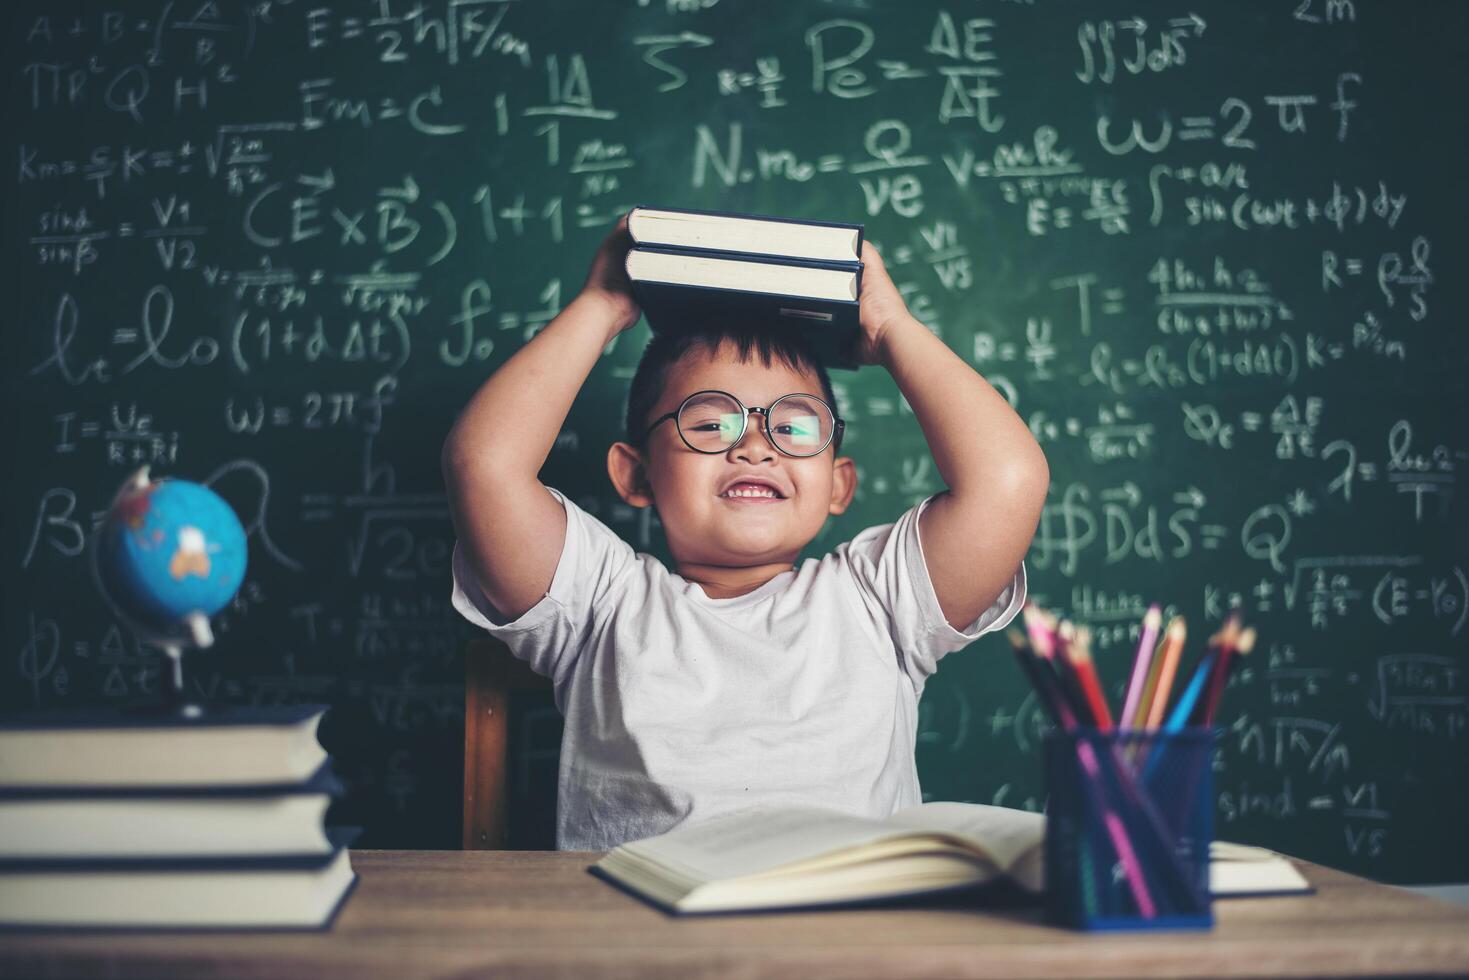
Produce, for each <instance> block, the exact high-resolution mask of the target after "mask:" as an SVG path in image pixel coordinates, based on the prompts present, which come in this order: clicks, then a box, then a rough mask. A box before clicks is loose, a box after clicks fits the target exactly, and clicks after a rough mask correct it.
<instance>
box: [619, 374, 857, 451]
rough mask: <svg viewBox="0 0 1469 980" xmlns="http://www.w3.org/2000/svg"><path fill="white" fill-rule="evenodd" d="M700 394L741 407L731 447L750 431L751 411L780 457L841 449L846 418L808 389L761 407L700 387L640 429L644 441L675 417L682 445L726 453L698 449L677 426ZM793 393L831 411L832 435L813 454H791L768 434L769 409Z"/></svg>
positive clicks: (720, 389) (728, 394)
mask: <svg viewBox="0 0 1469 980" xmlns="http://www.w3.org/2000/svg"><path fill="white" fill-rule="evenodd" d="M700 395H727V396H728V397H730V398H732V399H734V403H735V404H736V405H738V406H739V407H740V408H742V409H744V411H743V412H741V413H740V434H739V435H738V436H736V437H735V440H734V442H732V443H730V448H733V447H735V446H738V445H739V444H740V443H741V442H744V440H745V433H746V432H747V431H748V430H749V425H750V413H751V412H754V413H755V414H756V415H759V416H760V417H761V419H762V420H763V423H762V425H761V426H760V428H761V430H762V431H763V432H764V433H765V441H766V442H768V443H770V445H771V446H772V447H774V448H775V451H776V452H778V453H780V454H781V455H783V456H789V457H791V458H792V459H810V458H811V457H813V456H820V455H821V454H822V453H824V452H826V447H827V446H832V447H834V448H833V451H834V452H840V451H841V445H842V432H843V431H844V430H845V429H846V427H847V423H846V421H845V420H844V419H843V418H842V417H841V416H840V415H838V414H837V410H836V409H835V408H834V407H832V405H831V403H829V402H828V401H827V400H826V399H825V398H822V397H821V396H820V395H813V394H811V393H810V392H809V391H791V392H787V393H786V394H784V395H781V396H780V397H779V398H777V399H776V400H775V401H773V402H771V403H770V405H769V406H767V407H765V408H761V407H760V406H758V405H750V406H747V405H745V403H744V402H742V401H740V397H739V395H736V394H734V393H732V392H728V391H725V390H724V389H722V388H701V389H699V390H698V391H696V392H693V393H692V394H690V395H689V396H688V397H687V398H685V399H684V400H683V401H681V402H679V403H678V408H675V409H674V410H673V411H671V412H668V413H666V414H664V415H660V416H659V417H658V418H657V419H655V420H654V421H653V423H652V424H651V425H649V426H648V428H647V429H646V430H644V432H643V443H644V444H646V443H647V441H648V437H649V436H651V435H652V434H653V430H654V429H656V428H658V426H660V425H662V424H663V423H664V422H667V421H668V420H669V419H673V420H674V424H673V428H674V431H675V432H677V433H678V437H679V439H680V440H681V441H682V442H683V444H684V445H685V446H688V447H689V448H690V449H692V450H693V451H694V452H696V453H703V454H704V455H706V456H717V455H719V454H720V453H727V452H729V449H700V448H698V447H697V446H695V445H694V444H693V443H691V442H689V440H688V437H687V436H685V435H684V434H683V429H682V428H680V427H679V425H678V421H677V420H678V416H679V414H680V413H681V412H683V410H684V406H685V405H687V404H688V403H689V402H691V401H693V400H694V399H695V398H697V397H699V396H700ZM796 396H800V397H802V398H814V399H816V400H817V401H819V402H820V403H821V404H823V405H825V406H826V410H827V411H828V412H830V413H831V419H832V427H831V434H830V435H828V436H827V437H826V441H825V442H823V443H822V444H821V448H820V449H818V450H816V451H815V452H812V453H792V452H787V451H786V450H784V449H782V448H781V447H780V446H779V445H778V444H777V443H776V441H775V439H773V438H772V437H771V435H770V412H771V410H772V409H774V408H775V406H777V405H779V404H780V403H781V402H783V401H785V400H786V399H787V398H794V397H796Z"/></svg>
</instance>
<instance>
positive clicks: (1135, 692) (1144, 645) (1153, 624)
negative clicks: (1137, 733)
mask: <svg viewBox="0 0 1469 980" xmlns="http://www.w3.org/2000/svg"><path fill="white" fill-rule="evenodd" d="M1162 621H1163V610H1162V609H1160V608H1159V607H1158V604H1157V603H1156V602H1155V603H1153V604H1152V605H1151V606H1149V607H1148V611H1147V613H1145V614H1144V615H1143V632H1142V636H1141V637H1139V638H1138V643H1137V653H1136V654H1135V655H1134V656H1133V658H1132V678H1131V680H1129V681H1128V682H1127V697H1126V698H1125V699H1124V700H1123V702H1122V718H1121V720H1120V721H1119V722H1118V724H1119V725H1120V726H1121V727H1122V728H1134V727H1136V726H1137V705H1138V699H1139V698H1141V697H1142V694H1143V684H1144V683H1146V681H1147V676H1148V666H1149V663H1150V661H1151V660H1152V656H1153V644H1154V643H1156V642H1157V641H1158V626H1159V624H1160V623H1162Z"/></svg>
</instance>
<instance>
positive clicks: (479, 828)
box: [463, 636, 551, 851]
mask: <svg viewBox="0 0 1469 980" xmlns="http://www.w3.org/2000/svg"><path fill="white" fill-rule="evenodd" d="M550 689H551V680H550V678H547V677H542V676H541V675H540V674H537V673H536V672H535V671H533V670H531V669H530V667H528V666H526V663H525V661H523V660H517V659H516V658H515V657H514V656H513V655H511V653H510V650H509V648H508V647H506V646H505V645H504V644H503V643H500V642H499V641H498V640H495V639H492V638H490V637H488V636H484V637H477V638H476V639H474V640H471V641H470V642H469V644H468V646H467V647H466V649H465V651H464V834H463V845H464V849H465V850H467V851H470V850H503V849H505V847H506V845H507V842H508V839H509V838H508V832H509V815H508V808H507V806H506V796H507V793H506V772H507V769H508V759H507V755H508V751H507V749H508V743H509V722H510V696H511V693H512V692H514V691H537V690H547V691H549V690H550Z"/></svg>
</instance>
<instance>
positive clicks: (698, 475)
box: [607, 322, 857, 567]
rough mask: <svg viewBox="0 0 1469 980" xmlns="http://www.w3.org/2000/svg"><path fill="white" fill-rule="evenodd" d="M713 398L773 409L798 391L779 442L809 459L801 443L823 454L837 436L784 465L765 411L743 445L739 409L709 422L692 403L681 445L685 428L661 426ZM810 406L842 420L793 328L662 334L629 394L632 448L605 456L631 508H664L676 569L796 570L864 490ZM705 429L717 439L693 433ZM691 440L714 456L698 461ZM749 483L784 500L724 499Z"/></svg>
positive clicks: (616, 448) (622, 445) (786, 458)
mask: <svg viewBox="0 0 1469 980" xmlns="http://www.w3.org/2000/svg"><path fill="white" fill-rule="evenodd" d="M710 390H712V391H722V392H727V393H729V394H732V395H734V396H735V398H737V399H738V400H739V401H740V402H742V403H744V405H745V406H746V407H747V408H757V407H758V408H769V407H770V406H771V404H772V403H773V402H775V401H776V399H778V398H780V397H781V396H783V395H787V394H793V393H802V394H804V395H806V396H808V397H807V398H804V399H791V400H788V401H787V402H784V403H783V405H785V406H798V407H797V409H796V410H795V411H792V412H784V413H783V417H782V419H779V420H777V422H778V424H777V427H776V428H777V438H778V441H780V442H781V444H782V445H784V446H786V447H787V448H788V449H793V450H794V451H796V452H806V451H810V450H807V449H803V448H802V446H803V445H809V446H812V447H814V446H816V445H819V443H820V441H821V440H822V439H823V438H825V435H826V433H827V432H828V431H831V435H832V439H831V442H829V443H828V444H827V445H826V446H825V448H823V449H822V450H821V451H820V452H819V453H817V454H816V455H812V456H792V455H788V454H787V453H784V452H781V451H780V450H779V449H777V448H776V446H775V444H773V443H772V441H771V439H770V438H768V437H767V434H766V432H767V430H766V422H765V418H766V417H765V416H762V415H760V414H758V413H750V414H748V415H747V416H746V418H747V422H746V424H745V426H744V434H743V435H742V436H738V437H737V438H736V436H737V434H738V427H739V421H738V410H737V408H736V407H734V406H723V407H724V408H734V411H733V413H731V412H723V413H719V414H715V415H711V419H713V421H709V420H705V419H702V418H700V419H695V418H693V417H692V415H693V407H694V406H693V405H692V404H691V405H690V408H689V410H688V411H686V412H685V419H684V421H685V429H686V431H685V435H680V430H679V428H678V420H676V419H665V420H663V421H661V422H659V421H658V420H659V419H660V418H661V417H663V416H665V415H667V414H669V413H672V412H675V411H676V410H677V409H678V408H679V406H680V405H681V404H683V403H684V400H685V399H686V398H687V397H688V396H689V395H691V394H694V393H695V392H700V391H710ZM814 398H819V399H820V400H821V401H823V402H825V403H826V405H828V406H830V408H831V412H832V415H835V414H836V398H835V397H834V395H833V394H832V388H831V380H830V378H828V376H827V373H826V369H825V367H823V366H822V364H821V361H820V360H819V359H818V358H817V357H816V355H815V354H814V353H812V351H811V349H810V348H809V347H808V346H807V345H806V344H805V343H804V342H802V340H801V339H800V338H799V337H798V336H796V335H795V334H794V332H792V331H790V330H789V329H786V330H780V329H778V328H774V327H764V326H752V325H748V324H742V323H729V322H725V323H711V324H707V325H704V326H702V327H699V328H695V329H692V330H688V331H684V332H680V333H676V334H655V335H654V337H653V339H652V340H651V341H649V343H648V346H647V347H646V348H645V349H644V350H643V355H642V359H641V360H640V361H639V362H638V368H637V371H636V373H635V374H634V376H633V380H632V385H631V387H630V389H629V391H628V400H627V417H626V430H627V436H626V441H624V442H615V443H613V444H612V447H611V449H609V450H608V453H607V470H608V474H609V475H610V476H611V478H612V483H613V485H614V486H615V487H616V488H617V492H618V494H619V495H620V496H621V497H622V499H623V500H625V501H626V502H627V503H629V504H631V505H632V506H634V507H647V506H650V505H652V506H654V507H656V508H657V510H658V517H659V520H660V521H661V523H662V524H663V531H664V534H665V536H666V537H667V539H668V546H669V550H670V551H671V552H672V553H673V556H674V557H675V558H676V559H677V560H678V562H679V563H680V564H696V565H718V566H726V567H729V566H733V567H748V566H755V565H767V564H774V563H792V562H794V560H795V557H796V556H797V555H798V554H799V552H800V551H801V549H802V548H804V547H805V546H806V545H807V544H808V543H810V541H811V540H812V539H813V538H815V537H816V535H817V534H818V533H819V532H820V531H821V527H822V525H823V524H824V523H825V521H826V518H827V517H828V516H829V515H831V514H840V513H842V512H843V511H845V510H846V509H847V505H848V504H849V503H850V502H851V500H852V494H853V491H854V490H855V489H856V483H857V477H856V466H855V464H854V463H853V462H852V460H850V459H848V458H845V457H840V456H838V455H837V452H838V451H839V450H840V438H841V429H840V427H837V428H835V430H834V431H832V430H830V429H829V427H828V426H827V422H826V418H825V415H824V410H823V409H822V407H821V406H820V405H819V404H816V403H815V402H814V401H813V400H812V399H814ZM700 401H701V402H702V401H703V399H700ZM818 416H819V417H820V422H818V421H816V419H817V417H818ZM721 419H722V431H723V433H724V436H725V438H724V439H723V440H721V439H720V438H719V433H720V430H721ZM655 422H656V423H657V424H656V425H655V424H654V423H655ZM701 422H702V423H703V428H704V430H705V431H706V432H708V433H710V434H708V435H701V434H699V433H697V432H696V431H694V429H695V426H696V425H699V424H700V423H701ZM650 427H651V430H650ZM685 436H687V437H688V438H690V439H691V440H692V441H693V442H694V443H696V444H697V445H699V446H700V448H704V449H710V448H713V449H714V451H713V452H700V451H698V450H697V449H695V448H693V447H692V446H691V445H690V444H689V442H686V441H685ZM731 440H732V441H731ZM725 443H728V444H727V445H725ZM745 477H748V478H751V479H752V480H754V481H756V482H761V481H763V482H766V483H768V484H770V485H771V486H773V487H774V488H775V491H776V492H777V493H778V494H779V497H777V498H776V499H765V498H749V497H740V496H730V495H728V493H727V491H728V490H729V488H730V487H731V485H733V484H736V483H739V482H741V480H742V478H745Z"/></svg>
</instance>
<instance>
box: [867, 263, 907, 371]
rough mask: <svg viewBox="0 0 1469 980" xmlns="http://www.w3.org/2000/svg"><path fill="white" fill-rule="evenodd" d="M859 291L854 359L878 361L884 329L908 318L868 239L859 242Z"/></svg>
mask: <svg viewBox="0 0 1469 980" xmlns="http://www.w3.org/2000/svg"><path fill="white" fill-rule="evenodd" d="M862 262H863V269H862V292H861V294H860V295H859V296H858V297H857V304H858V317H859V319H860V320H861V322H862V334H861V336H860V337H858V339H857V363H859V364H881V363H882V354H883V342H884V339H885V338H886V336H887V332H888V330H889V329H890V328H891V327H892V326H893V325H894V324H897V323H901V322H902V321H904V320H910V319H912V317H913V314H911V313H909V312H908V304H907V303H904V302H903V297H902V294H900V293H899V292H898V287H897V286H895V285H893V280H892V278H891V277H890V276H889V275H888V270H887V267H886V266H884V265H883V263H882V256H881V255H878V254H877V249H875V248H873V247H872V243H871V242H866V241H864V242H863V243H862Z"/></svg>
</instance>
